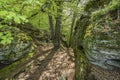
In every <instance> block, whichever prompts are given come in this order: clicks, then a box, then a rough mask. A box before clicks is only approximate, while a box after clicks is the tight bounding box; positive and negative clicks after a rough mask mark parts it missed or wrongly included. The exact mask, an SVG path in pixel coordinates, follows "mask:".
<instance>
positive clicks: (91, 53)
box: [84, 20, 120, 69]
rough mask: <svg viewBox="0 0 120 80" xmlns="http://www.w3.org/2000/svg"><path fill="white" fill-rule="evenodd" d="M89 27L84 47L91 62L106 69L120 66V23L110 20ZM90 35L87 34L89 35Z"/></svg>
mask: <svg viewBox="0 0 120 80" xmlns="http://www.w3.org/2000/svg"><path fill="white" fill-rule="evenodd" d="M103 22H104V24H101V23H98V25H97V26H94V27H93V26H92V28H91V29H90V27H91V26H89V27H88V30H87V31H89V32H90V33H88V32H87V31H86V35H85V38H84V40H85V41H84V48H85V53H86V56H87V58H88V59H89V60H90V62H91V63H93V64H96V65H99V66H101V67H103V68H105V69H113V68H114V67H118V68H120V44H119V43H120V40H119V39H120V26H119V25H120V23H118V22H116V21H114V20H113V21H111V23H110V21H109V20H108V22H107V23H106V22H105V20H103ZM88 34H89V35H90V36H87V35H88Z"/></svg>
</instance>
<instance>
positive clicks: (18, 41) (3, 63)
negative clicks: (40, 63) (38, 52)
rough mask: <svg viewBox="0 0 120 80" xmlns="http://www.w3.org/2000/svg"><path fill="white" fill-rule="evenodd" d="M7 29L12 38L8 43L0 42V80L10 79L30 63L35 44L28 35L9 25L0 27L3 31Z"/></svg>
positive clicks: (0, 30)
mask: <svg viewBox="0 0 120 80" xmlns="http://www.w3.org/2000/svg"><path fill="white" fill-rule="evenodd" d="M8 31H9V32H10V33H11V34H12V37H13V40H12V41H11V43H10V44H6V45H3V44H0V80H6V79H12V78H13V76H14V75H16V74H17V73H19V72H20V71H21V70H24V69H25V67H27V66H29V65H30V64H28V63H30V62H31V61H30V59H31V57H33V55H35V46H34V44H33V41H32V39H31V38H30V37H29V36H27V35H26V34H24V33H23V32H22V31H20V30H19V29H18V28H15V27H11V26H4V27H3V28H2V29H0V32H3V33H4V32H8ZM4 35H5V34H4Z"/></svg>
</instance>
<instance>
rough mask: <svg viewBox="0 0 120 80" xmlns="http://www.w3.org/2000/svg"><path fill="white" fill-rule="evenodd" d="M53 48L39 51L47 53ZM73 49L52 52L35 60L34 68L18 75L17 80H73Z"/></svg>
mask: <svg viewBox="0 0 120 80" xmlns="http://www.w3.org/2000/svg"><path fill="white" fill-rule="evenodd" d="M50 48H51V46H49V45H46V46H43V47H41V48H40V50H39V51H41V50H42V51H46V50H48V49H50ZM71 56H73V57H74V54H73V51H72V49H69V50H68V49H66V48H65V49H59V50H57V51H56V50H54V49H53V50H51V51H50V52H48V53H46V54H44V55H42V56H40V57H39V58H37V59H36V60H34V62H33V64H32V67H31V68H30V69H28V70H26V71H23V72H21V73H20V74H19V75H17V80H65V79H66V78H67V80H73V77H74V71H75V70H74V62H73V61H72V60H71V59H73V60H74V58H71Z"/></svg>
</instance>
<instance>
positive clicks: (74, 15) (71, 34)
mask: <svg viewBox="0 0 120 80" xmlns="http://www.w3.org/2000/svg"><path fill="white" fill-rule="evenodd" d="M75 19H76V13H75V12H74V14H73V18H72V24H71V29H70V39H69V47H71V42H72V37H73V28H74V24H75Z"/></svg>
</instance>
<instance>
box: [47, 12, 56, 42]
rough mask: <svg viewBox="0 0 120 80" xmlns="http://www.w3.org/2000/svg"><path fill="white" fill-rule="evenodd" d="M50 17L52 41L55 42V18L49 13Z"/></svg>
mask: <svg viewBox="0 0 120 80" xmlns="http://www.w3.org/2000/svg"><path fill="white" fill-rule="evenodd" d="M48 17H49V24H50V31H51V39H52V42H53V44H54V34H55V32H54V25H53V18H52V16H51V15H49V14H48Z"/></svg>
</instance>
